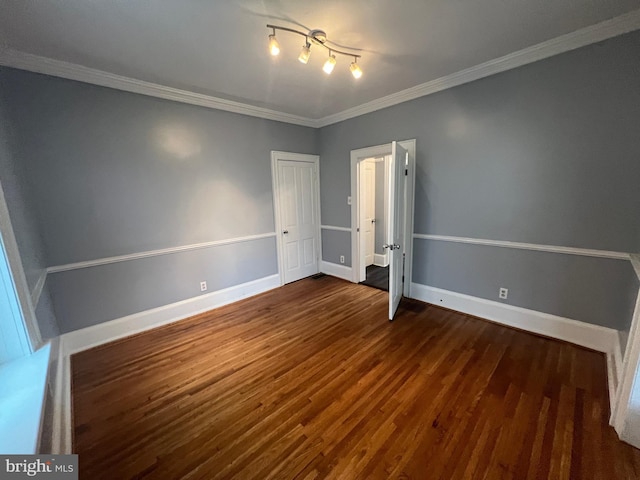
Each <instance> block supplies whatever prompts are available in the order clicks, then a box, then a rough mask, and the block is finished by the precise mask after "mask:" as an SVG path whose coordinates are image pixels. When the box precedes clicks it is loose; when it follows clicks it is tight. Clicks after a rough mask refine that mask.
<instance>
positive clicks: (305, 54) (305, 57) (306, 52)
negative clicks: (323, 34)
mask: <svg viewBox="0 0 640 480" xmlns="http://www.w3.org/2000/svg"><path fill="white" fill-rule="evenodd" d="M310 56H311V45H310V44H309V42H307V43H306V45H305V46H304V47H302V51H301V52H300V55H298V61H299V62H300V63H304V64H305V65H306V63H307V62H308V61H309V57H310Z"/></svg>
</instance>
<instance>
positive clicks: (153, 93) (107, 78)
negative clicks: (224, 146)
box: [0, 48, 317, 127]
mask: <svg viewBox="0 0 640 480" xmlns="http://www.w3.org/2000/svg"><path fill="white" fill-rule="evenodd" d="M0 65H3V66H6V67H12V68H18V69H20V70H28V71H30V72H35V73H42V74H45V75H52V76H54V77H61V78H66V79H69V80H77V81H79V82H84V83H90V84H93V85H99V86H101V87H109V88H114V89H116V90H123V91H125V92H132V93H139V94H142V95H148V96H150V97H157V98H163V99H165V100H173V101H175V102H181V103H188V104H191V105H198V106H200V107H206V108H213V109H216V110H224V111H226V112H233V113H239V114H242V115H249V116H251V117H258V118H265V119H267V120H276V121H279V122H286V123H292V124H294V125H302V126H305V127H316V126H317V125H316V123H317V121H315V120H312V119H310V118H306V117H301V116H298V115H292V114H290V113H284V112H278V111H276V110H271V109H268V108H262V107H256V106H253V105H248V104H246V103H240V102H235V101H233V100H226V99H224V98H218V97H212V96H209V95H203V94H201V93H195V92H190V91H188V90H181V89H178V88H173V87H167V86H165V85H159V84H157V83H151V82H145V81H143V80H137V79H135V78H129V77H125V76H122V75H116V74H113V73H109V72H105V71H103V70H96V69H95V68H89V67H84V66H82V65H77V64H75V63H69V62H64V61H62V60H54V59H52V58H47V57H41V56H39V55H33V54H30V53H25V52H21V51H18V50H13V49H11V48H0Z"/></svg>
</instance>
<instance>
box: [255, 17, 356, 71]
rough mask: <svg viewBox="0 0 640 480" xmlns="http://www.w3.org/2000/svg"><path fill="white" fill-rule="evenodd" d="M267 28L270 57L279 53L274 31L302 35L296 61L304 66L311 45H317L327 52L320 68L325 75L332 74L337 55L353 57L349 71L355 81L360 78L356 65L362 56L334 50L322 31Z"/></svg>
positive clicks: (275, 26) (272, 26) (268, 26)
mask: <svg viewBox="0 0 640 480" xmlns="http://www.w3.org/2000/svg"><path fill="white" fill-rule="evenodd" d="M267 28H270V29H271V30H272V32H273V33H271V34H270V35H269V52H270V53H271V55H273V56H276V55H278V54H279V53H280V44H279V43H278V40H276V30H282V31H285V32H291V33H296V34H298V35H302V36H303V37H305V43H304V45H303V46H302V51H301V52H300V55H298V60H299V61H300V63H304V64H306V63H307V62H308V61H309V57H310V56H311V45H317V46H319V47H324V48H326V49H327V50H328V51H329V58H327V61H326V62H324V66H323V67H322V70H324V72H325V73H326V74H327V75H330V74H331V72H333V69H334V67H335V66H336V63H337V60H336V56H335V54H338V55H344V56H346V57H353V62H351V65H350V67H349V70H350V71H351V75H353V77H354V78H356V79H358V78H360V77H362V69H361V68H360V65H358V63H357V62H358V59H359V58H362V56H361V55H358V54H355V53H349V52H343V51H341V50H336V49H335V48H333V47H332V46H329V45H327V44H328V43H332V42H330V41H329V40H328V39H327V34H326V33H325V32H324V31H322V30H311V31H309V32H307V33H305V32H300V31H298V30H294V29H293V28H288V27H279V26H277V25H267ZM334 45H335V44H334ZM343 48H348V47H343Z"/></svg>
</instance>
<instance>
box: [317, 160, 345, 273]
mask: <svg viewBox="0 0 640 480" xmlns="http://www.w3.org/2000/svg"><path fill="white" fill-rule="evenodd" d="M320 161H322V160H320ZM320 188H322V185H321V186H320ZM321 235H322V238H321V240H322V259H323V260H324V261H326V262H331V263H340V255H344V265H345V266H346V267H350V266H351V233H350V232H343V231H340V230H327V229H322V232H321Z"/></svg>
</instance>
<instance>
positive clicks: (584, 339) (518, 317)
mask: <svg viewBox="0 0 640 480" xmlns="http://www.w3.org/2000/svg"><path fill="white" fill-rule="evenodd" d="M411 294H412V297H413V298H415V299H417V300H422V301H423V302H427V303H432V304H434V305H439V306H442V307H446V308H451V309H452V310H457V311H460V312H463V313H467V314H469V315H474V316H477V317H481V318H485V319H487V320H491V321H493V322H496V323H500V324H503V325H508V326H510V327H515V328H519V329H522V330H526V331H528V332H532V333H537V334H540V335H544V336H547V337H551V338H556V339H558V340H564V341H567V342H571V343H574V344H576V345H580V346H583V347H587V348H591V349H593V350H597V351H599V352H604V353H606V354H608V355H611V356H612V357H614V358H615V356H616V354H615V353H614V352H615V348H616V345H617V348H618V349H619V348H620V341H619V336H618V331H617V330H614V329H612V328H607V327H601V326H599V325H593V324H590V323H585V322H580V321H577V320H572V319H569V318H565V317H559V316H557V315H551V314H549V313H543V312H538V311H535V310H529V309H526V308H522V307H516V306H513V305H507V304H504V303H499V302H494V301H492V300H485V299H484V298H478V297H472V296H470V295H464V294H462V293H457V292H451V291H448V290H442V289H440V288H435V287H429V286H426V285H422V284H419V283H412V284H411ZM617 356H618V357H619V356H620V354H619V353H618V355H617Z"/></svg>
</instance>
